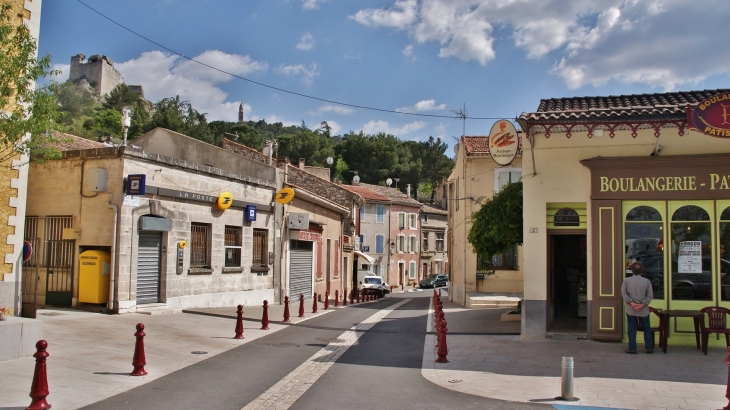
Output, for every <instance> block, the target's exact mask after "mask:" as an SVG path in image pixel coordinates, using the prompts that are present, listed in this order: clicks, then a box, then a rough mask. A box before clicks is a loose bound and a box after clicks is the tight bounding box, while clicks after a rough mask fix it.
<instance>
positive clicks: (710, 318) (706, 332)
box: [701, 306, 730, 355]
mask: <svg viewBox="0 0 730 410" xmlns="http://www.w3.org/2000/svg"><path fill="white" fill-rule="evenodd" d="M701 312H702V313H704V314H706V315H707V326H702V353H704V354H705V355H707V344H708V342H709V339H710V333H717V334H718V336H719V334H720V333H724V334H725V345H726V346H727V347H730V329H728V328H727V320H726V316H727V315H730V309H726V308H724V307H719V306H708V307H706V308H704V309H702V310H701Z"/></svg>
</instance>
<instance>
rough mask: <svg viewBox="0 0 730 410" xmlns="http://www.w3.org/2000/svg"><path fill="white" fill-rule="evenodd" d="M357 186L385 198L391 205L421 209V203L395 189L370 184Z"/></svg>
mask: <svg viewBox="0 0 730 410" xmlns="http://www.w3.org/2000/svg"><path fill="white" fill-rule="evenodd" d="M357 185H358V186H363V187H366V188H369V189H371V190H373V191H375V192H377V193H379V194H381V195H383V196H385V197H387V198H388V199H390V200H391V201H393V203H396V204H400V205H409V206H414V207H419V208H420V207H421V203H420V202H418V201H416V200H415V199H413V198H411V197H409V196H408V195H406V194H404V193H403V192H401V191H399V190H397V189H395V188H388V187H384V186H380V185H371V184H363V183H358V184H357Z"/></svg>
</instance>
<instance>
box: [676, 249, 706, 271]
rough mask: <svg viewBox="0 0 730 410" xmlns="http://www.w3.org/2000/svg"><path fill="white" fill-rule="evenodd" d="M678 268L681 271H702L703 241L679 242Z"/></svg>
mask: <svg viewBox="0 0 730 410" xmlns="http://www.w3.org/2000/svg"><path fill="white" fill-rule="evenodd" d="M677 268H678V270H679V273H702V241H684V242H680V243H679V258H678V259H677Z"/></svg>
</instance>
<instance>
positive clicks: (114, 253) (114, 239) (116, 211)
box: [106, 200, 120, 311]
mask: <svg viewBox="0 0 730 410" xmlns="http://www.w3.org/2000/svg"><path fill="white" fill-rule="evenodd" d="M106 206H108V207H109V208H113V209H114V235H113V236H112V260H111V269H112V271H111V272H109V274H110V280H109V301H108V302H107V305H106V307H107V309H109V310H112V311H113V310H114V297H115V296H116V291H115V288H116V282H117V281H118V277H117V276H118V275H119V269H117V264H116V260H117V243H118V241H117V236H118V235H119V221H120V219H119V206H117V205H115V204H112V202H111V200H110V201H109V202H107V205H106Z"/></svg>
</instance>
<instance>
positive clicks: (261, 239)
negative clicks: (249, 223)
mask: <svg viewBox="0 0 730 410" xmlns="http://www.w3.org/2000/svg"><path fill="white" fill-rule="evenodd" d="M266 237H267V231H266V229H254V230H253V260H252V262H251V270H253V271H268V270H269V250H268V241H267V239H266Z"/></svg>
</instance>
